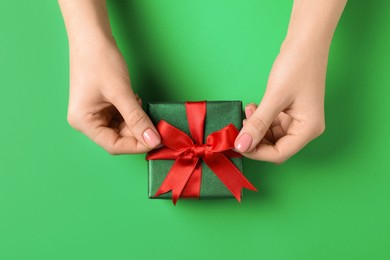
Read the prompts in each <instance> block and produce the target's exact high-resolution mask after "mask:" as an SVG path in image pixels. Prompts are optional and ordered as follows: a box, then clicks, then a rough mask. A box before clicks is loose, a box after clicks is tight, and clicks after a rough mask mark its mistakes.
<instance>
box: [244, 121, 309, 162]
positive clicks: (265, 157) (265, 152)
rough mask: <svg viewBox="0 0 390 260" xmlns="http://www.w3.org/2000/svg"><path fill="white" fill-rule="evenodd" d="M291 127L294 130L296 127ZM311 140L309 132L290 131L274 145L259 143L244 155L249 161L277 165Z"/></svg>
mask: <svg viewBox="0 0 390 260" xmlns="http://www.w3.org/2000/svg"><path fill="white" fill-rule="evenodd" d="M293 127H294V128H296V127H298V125H295V126H293ZM300 127H303V128H301V129H305V128H306V129H309V128H308V127H306V126H304V125H301V126H300ZM293 130H294V129H293ZM312 139H314V135H313V134H312V131H310V130H301V131H295V132H293V131H292V132H291V133H288V134H287V135H285V136H283V137H282V138H280V139H279V140H278V141H277V142H276V143H275V145H269V144H261V143H260V144H259V145H258V146H257V147H256V148H255V149H254V150H252V151H250V152H248V153H245V154H244V155H245V156H246V157H248V158H251V159H255V160H260V161H268V162H273V163H278V164H279V163H282V162H284V161H286V160H287V159H289V158H290V157H291V156H293V155H294V154H296V153H297V152H298V151H300V150H301V149H302V148H303V147H304V146H305V145H306V144H307V143H308V142H310V141H311V140H312Z"/></svg>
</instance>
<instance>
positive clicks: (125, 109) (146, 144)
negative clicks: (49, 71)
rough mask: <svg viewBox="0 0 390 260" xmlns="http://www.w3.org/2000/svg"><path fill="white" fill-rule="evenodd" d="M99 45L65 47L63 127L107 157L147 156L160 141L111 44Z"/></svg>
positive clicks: (122, 62)
mask: <svg viewBox="0 0 390 260" xmlns="http://www.w3.org/2000/svg"><path fill="white" fill-rule="evenodd" d="M102 42H103V43H102ZM102 42H99V43H97V42H95V43H94V44H92V45H91V44H87V45H86V46H83V44H77V45H71V47H70V95H69V107H68V121H69V124H70V125H71V126H72V127H74V128H75V129H77V130H79V131H81V132H82V133H84V134H85V135H87V136H88V137H89V138H90V139H92V140H93V141H94V142H96V143H97V144H98V145H100V146H101V147H103V148H104V149H105V150H106V151H107V152H109V153H110V154H135V153H145V152H148V151H150V150H152V149H153V148H155V147H157V146H158V145H159V144H160V142H161V138H160V136H159V134H158V132H157V130H156V129H155V127H154V126H153V123H152V122H151V120H150V119H149V117H148V116H147V115H146V113H145V112H144V111H143V109H142V107H141V100H140V99H139V98H138V96H137V95H135V94H134V92H133V91H132V89H131V83H130V78H129V73H128V70H127V66H126V63H125V60H124V58H123V56H122V54H121V53H120V51H119V49H118V48H117V46H116V44H115V41H114V40H112V42H111V41H102Z"/></svg>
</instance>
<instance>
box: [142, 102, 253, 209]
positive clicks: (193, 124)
mask: <svg viewBox="0 0 390 260" xmlns="http://www.w3.org/2000/svg"><path fill="white" fill-rule="evenodd" d="M185 105H186V113H187V119H188V126H189V129H190V133H191V136H192V139H191V138H190V137H189V136H188V135H187V134H185V133H184V132H182V131H180V130H179V129H177V128H176V127H174V126H172V125H170V124H169V123H167V122H166V121H164V120H161V121H160V122H159V123H158V124H157V130H158V131H159V133H160V135H161V139H162V143H163V144H164V147H162V148H160V149H157V150H154V151H151V152H149V153H148V155H147V157H146V159H147V160H161V159H163V160H175V162H174V164H173V166H172V168H171V170H170V171H169V172H168V174H167V176H166V178H165V180H164V181H163V183H162V184H161V186H160V187H159V189H158V190H157V192H156V194H155V195H154V197H157V196H159V195H161V194H163V193H166V192H169V191H172V201H173V204H175V205H176V202H177V200H178V199H179V197H192V198H193V197H196V198H198V197H199V195H200V183H201V175H202V165H201V163H200V162H201V161H200V158H202V160H203V161H204V162H205V163H206V164H207V166H208V167H209V168H210V169H211V170H212V171H213V172H214V173H215V175H217V176H218V178H219V179H220V180H221V181H222V182H223V183H224V184H225V186H226V187H227V188H228V189H229V190H230V192H231V193H232V194H233V195H234V197H235V198H236V199H237V200H238V201H241V190H242V188H247V189H249V190H254V191H257V189H256V188H255V187H254V186H253V185H252V184H251V183H250V182H249V181H248V180H247V179H246V178H245V176H244V175H243V174H242V173H241V172H240V170H239V169H237V167H236V166H235V165H234V164H233V163H232V162H231V161H230V160H229V159H228V157H241V154H239V153H236V152H234V151H233V150H231V149H232V148H233V147H234V140H235V139H236V137H237V135H238V130H237V128H236V127H235V126H234V125H233V124H229V125H227V126H225V127H224V128H222V129H221V130H219V131H216V132H213V133H211V134H210V135H209V136H207V138H206V143H205V144H203V132H204V121H205V117H206V102H205V101H203V102H186V103H185Z"/></svg>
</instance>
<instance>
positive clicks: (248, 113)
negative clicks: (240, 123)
mask: <svg viewBox="0 0 390 260" xmlns="http://www.w3.org/2000/svg"><path fill="white" fill-rule="evenodd" d="M252 114H253V110H252V107H251V106H250V105H247V106H246V107H245V117H246V118H249V117H251V116H252Z"/></svg>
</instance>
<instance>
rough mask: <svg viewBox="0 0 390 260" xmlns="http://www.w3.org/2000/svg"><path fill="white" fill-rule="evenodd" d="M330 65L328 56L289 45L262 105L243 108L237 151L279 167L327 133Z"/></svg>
mask: <svg viewBox="0 0 390 260" xmlns="http://www.w3.org/2000/svg"><path fill="white" fill-rule="evenodd" d="M326 64H327V55H326V54H324V53H321V52H319V51H318V52H316V51H315V50H308V49H307V48H303V46H289V45H288V44H285V45H284V46H283V47H282V49H281V52H280V54H279V55H278V57H277V58H276V60H275V63H274V65H273V67H272V70H271V73H270V76H269V80H268V86H267V89H266V92H265V95H264V97H263V99H262V101H261V103H260V105H259V106H258V107H257V106H256V105H255V104H249V105H247V106H246V107H245V114H246V118H247V119H246V120H245V121H244V127H243V129H242V130H241V132H240V135H239V136H238V138H237V139H236V143H235V146H236V149H237V150H238V151H239V152H242V153H243V155H244V156H246V157H248V158H251V159H256V160H262V161H269V162H274V163H281V162H283V161H285V160H287V159H288V158H290V157H291V156H292V155H294V154H295V153H296V152H298V151H299V150H300V149H302V147H304V146H305V145H306V144H307V143H308V142H310V141H311V140H313V139H314V138H316V137H317V136H319V135H320V134H321V133H322V132H323V131H324V129H325V120H324V89H325V73H326Z"/></svg>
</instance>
